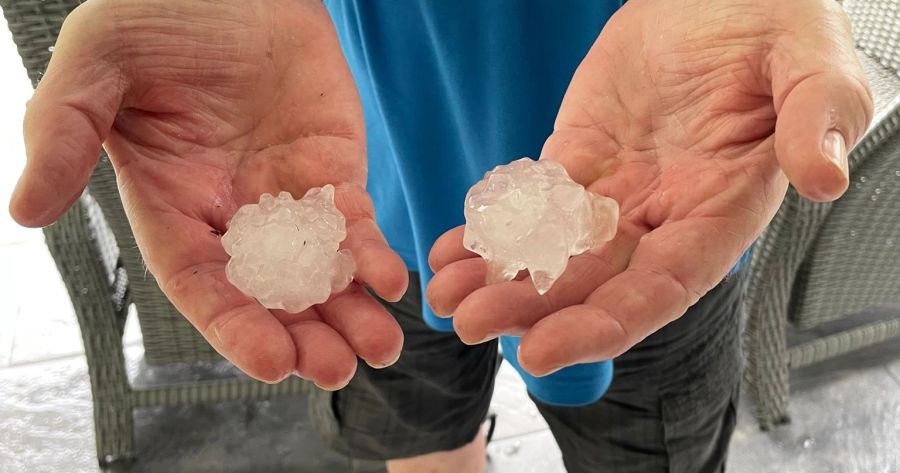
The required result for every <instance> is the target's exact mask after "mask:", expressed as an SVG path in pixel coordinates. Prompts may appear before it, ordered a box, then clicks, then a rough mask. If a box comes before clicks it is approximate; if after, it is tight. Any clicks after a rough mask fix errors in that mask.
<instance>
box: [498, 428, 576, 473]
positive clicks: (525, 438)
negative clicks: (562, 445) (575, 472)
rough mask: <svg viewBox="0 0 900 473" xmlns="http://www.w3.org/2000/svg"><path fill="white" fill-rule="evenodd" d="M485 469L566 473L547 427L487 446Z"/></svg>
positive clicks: (517, 472) (510, 472)
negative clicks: (486, 466)
mask: <svg viewBox="0 0 900 473" xmlns="http://www.w3.org/2000/svg"><path fill="white" fill-rule="evenodd" d="M488 455H489V459H488V469H487V471H488V473H565V471H566V469H565V467H564V466H563V462H562V454H561V453H560V451H559V447H557V445H556V441H554V440H553V435H551V434H550V431H549V430H544V431H540V432H533V433H530V434H526V435H520V436H518V437H513V438H507V439H505V440H501V441H499V442H496V443H492V444H491V445H489V446H488Z"/></svg>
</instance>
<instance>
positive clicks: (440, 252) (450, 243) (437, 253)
mask: <svg viewBox="0 0 900 473" xmlns="http://www.w3.org/2000/svg"><path fill="white" fill-rule="evenodd" d="M465 232H466V226H465V225H460V226H458V227H456V228H454V229H452V230H449V231H447V232H446V233H444V234H443V235H441V236H440V238H438V239H437V241H435V242H434V245H432V247H431V252H429V253H428V266H429V267H431V270H432V271H434V272H435V273H437V272H438V271H440V270H441V269H442V268H443V267H444V266H447V265H448V264H450V263H452V262H454V261H459V260H462V259H466V258H473V257H477V256H478V255H477V254H476V253H473V252H471V251H469V250H467V249H466V248H465V247H464V246H463V236H464V235H465Z"/></svg>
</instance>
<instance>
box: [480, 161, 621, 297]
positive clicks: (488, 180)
mask: <svg viewBox="0 0 900 473" xmlns="http://www.w3.org/2000/svg"><path fill="white" fill-rule="evenodd" d="M465 214H466V230H465V236H464V238H463V244H464V245H465V247H466V248H468V249H469V250H471V251H474V252H475V253H478V254H479V255H481V256H482V257H483V258H484V259H485V261H486V262H487V267H488V274H487V283H488V284H493V283H497V282H502V281H509V280H511V279H513V278H514V277H516V274H517V273H518V272H519V271H520V270H523V269H527V270H528V272H529V273H530V274H531V280H532V282H533V283H534V287H535V288H537V290H538V292H539V293H541V294H544V293H545V292H547V291H548V290H549V289H550V287H551V286H553V283H554V282H556V279H557V278H559V276H560V275H561V274H562V273H563V271H565V269H566V265H567V264H568V262H569V257H570V256H574V255H578V254H581V253H584V252H585V251H587V250H589V249H591V248H593V247H595V246H598V245H599V244H600V243H603V242H604V241H607V240H611V239H612V238H613V237H614V236H615V234H616V224H617V222H618V219H619V206H618V204H616V201H615V200H613V199H610V198H608V197H602V196H599V195H596V194H593V193H591V192H589V191H587V190H586V189H585V188H584V187H582V186H581V185H579V184H578V183H576V182H575V181H573V180H572V178H570V177H569V175H568V174H567V173H566V170H565V168H563V166H562V165H561V164H559V163H558V162H556V161H551V160H542V161H534V160H531V159H529V158H522V159H519V160H517V161H513V162H512V163H509V164H507V165H503V166H497V167H496V168H494V170H492V171H489V172H488V173H486V174H485V175H484V179H482V180H481V181H478V183H476V184H475V185H474V186H472V188H471V189H469V193H468V194H466V208H465Z"/></svg>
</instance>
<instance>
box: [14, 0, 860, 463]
mask: <svg viewBox="0 0 900 473" xmlns="http://www.w3.org/2000/svg"><path fill="white" fill-rule="evenodd" d="M871 114H872V101H871V97H870V94H869V92H868V89H867V85H866V81H865V78H864V76H863V73H862V72H861V68H860V65H859V64H858V62H857V59H856V57H855V55H854V49H853V44H852V38H851V36H850V28H849V25H848V22H847V20H846V18H845V16H844V15H843V13H842V12H841V10H840V7H839V5H838V4H837V3H836V2H832V1H830V0H796V1H792V2H782V1H779V0H759V1H756V2H741V1H736V0H689V1H686V2H656V1H651V0H632V1H630V2H627V3H625V4H624V5H621V4H620V2H619V1H613V0H606V1H599V2H597V1H590V2H589V1H572V2H567V3H565V4H560V3H558V2H549V1H544V2H540V1H534V2H514V1H499V0H497V1H490V2H478V1H474V0H472V1H460V2H413V1H407V2H402V1H396V2H363V1H351V0H328V1H326V2H325V3H324V4H323V3H322V2H320V1H317V0H269V1H266V2H244V1H238V0H221V1H217V2H181V1H177V0H117V1H111V0H92V1H90V2H87V3H85V4H83V5H81V6H80V7H79V8H77V9H76V10H75V11H73V12H72V13H71V15H70V16H69V17H68V18H67V20H66V22H65V24H64V26H63V28H62V31H61V32H60V36H59V41H58V43H57V45H56V48H55V52H54V54H53V57H52V59H51V61H50V64H49V67H48V69H47V71H46V74H45V75H44V77H43V80H42V81H41V83H40V84H39V86H38V87H37V89H36V91H35V95H34V97H33V99H32V100H31V102H30V103H29V106H28V109H27V114H26V117H25V123H24V128H25V140H26V149H27V154H28V160H27V165H26V168H25V171H24V173H23V175H22V177H21V179H20V182H19V184H18V185H17V188H16V190H15V192H14V195H13V198H12V200H11V203H10V212H11V214H12V216H13V217H14V218H15V219H16V220H17V221H18V222H19V223H21V224H23V225H27V226H42V225H47V224H50V223H51V222H53V221H54V220H55V219H56V218H58V217H59V215H60V214H61V213H63V212H64V211H65V210H66V209H67V208H68V206H69V205H71V203H72V202H73V201H74V200H76V199H77V198H78V196H79V195H80V193H81V191H82V189H83V188H84V186H85V183H86V182H87V179H88V176H89V175H90V173H91V170H92V168H93V166H94V164H95V162H96V160H97V156H98V154H99V152H100V148H101V145H102V146H103V147H104V148H105V149H106V150H107V152H108V154H109V156H110V159H111V160H112V163H113V165H114V166H115V169H116V174H117V179H118V184H119V188H120V191H121V195H122V199H123V203H124V205H125V208H126V211H127V214H128V218H129V221H130V223H131V225H132V227H133V230H134V234H135V237H136V239H137V242H138V245H139V246H140V249H141V252H142V255H143V256H144V259H145V260H146V263H147V267H148V269H149V271H150V273H152V275H153V276H154V277H155V278H156V280H157V281H158V282H159V285H160V287H161V288H162V290H163V291H164V292H165V294H166V295H167V296H168V297H169V298H170V299H171V301H172V302H173V303H174V305H175V306H176V307H177V308H178V310H179V311H181V312H182V313H183V314H184V315H185V316H186V317H187V318H188V319H189V320H190V321H191V323H192V324H194V326H196V328H197V329H198V330H199V331H200V332H201V333H202V334H203V335H204V336H205V337H206V339H207V340H208V341H209V342H210V344H211V345H212V346H213V347H215V349H216V350H218V351H219V352H220V353H221V354H222V355H224V356H225V357H226V358H228V359H229V360H230V361H232V362H233V363H234V364H235V365H236V366H238V367H239V368H240V369H242V370H244V371H245V372H246V373H248V374H249V375H251V376H253V377H255V378H257V379H260V380H263V381H267V382H277V381H279V380H282V379H284V378H286V377H288V376H291V375H292V374H296V375H297V376H300V377H303V378H305V379H308V380H311V381H313V382H315V383H316V384H317V385H318V386H320V387H321V388H322V390H317V391H316V393H315V394H314V395H313V397H312V399H311V404H310V408H311V409H312V411H313V414H314V418H315V420H316V425H317V428H319V430H320V432H321V433H322V435H323V436H324V437H325V438H326V439H328V441H329V442H330V444H331V445H333V446H334V447H335V448H339V449H342V450H344V451H346V452H347V453H348V454H350V455H354V456H357V457H360V458H369V459H379V460H384V461H386V462H387V468H388V470H389V471H391V472H422V471H435V472H444V471H446V472H470V471H471V472H474V471H482V470H483V469H484V461H485V460H484V456H485V455H484V449H485V445H484V443H485V441H484V435H483V434H482V433H481V429H480V424H481V422H482V420H483V418H484V416H485V414H486V411H487V408H488V403H489V401H490V395H491V392H492V389H493V376H494V373H495V370H496V369H497V364H498V363H499V361H498V359H497V338H498V337H499V336H504V337H506V336H510V337H521V338H511V339H506V340H512V341H514V342H515V343H513V344H511V345H508V346H509V347H513V348H511V349H508V350H506V352H505V353H504V356H506V357H507V358H508V359H511V360H515V361H516V362H517V365H518V366H519V367H520V370H521V372H522V373H523V374H524V375H526V376H531V380H530V381H529V383H530V384H529V389H530V390H531V391H532V395H533V397H534V398H535V399H536V402H537V404H538V407H539V409H540V411H541V413H542V415H543V416H544V418H545V419H546V420H547V422H548V424H549V426H550V428H551V430H552V432H553V434H554V436H555V437H556V439H557V442H558V443H559V446H560V448H561V450H562V452H563V460H564V462H565V465H566V467H567V469H568V470H569V471H570V472H587V471H591V472H607V471H609V472H631V471H639V472H654V471H674V472H712V471H722V470H723V468H724V462H725V455H726V452H727V446H728V440H729V438H730V435H731V432H732V430H733V427H734V404H735V402H736V397H737V386H738V383H739V368H740V352H739V343H738V338H739V330H738V327H739V312H740V311H739V307H740V303H741V295H740V293H741V287H742V281H743V280H744V273H745V272H746V269H745V268H744V269H741V266H740V265H739V264H737V262H738V261H739V259H740V258H741V256H742V255H743V254H745V252H746V251H747V249H748V248H749V247H750V246H751V244H752V242H753V240H754V239H755V238H756V236H757V235H758V234H759V233H760V232H761V231H762V229H763V228H764V226H765V225H766V224H767V223H768V222H769V220H770V219H771V218H772V216H773V214H774V213H775V211H776V210H777V208H778V206H779V204H780V202H781V200H782V197H783V195H784V193H785V191H786V188H787V186H788V182H790V183H792V184H793V185H794V186H795V187H796V188H797V189H798V190H799V191H800V192H801V193H802V194H803V195H805V196H806V197H808V198H811V199H814V200H820V201H827V200H833V199H835V198H837V197H838V196H840V195H841V194H842V193H843V191H844V190H845V189H846V187H847V183H848V177H847V152H848V149H849V148H851V147H852V146H853V144H854V143H855V142H856V141H857V140H858V139H859V138H860V136H861V134H862V133H864V131H865V129H866V127H867V123H868V122H869V120H870V119H871ZM554 120H555V121H554ZM367 146H368V148H367ZM524 155H531V156H536V155H539V156H540V157H541V159H554V160H557V161H559V162H560V163H561V164H563V166H565V168H566V169H567V171H568V172H569V174H570V175H571V176H572V178H573V179H574V180H576V181H577V182H579V183H581V184H583V185H585V186H586V187H587V188H588V189H589V190H591V191H593V192H597V193H599V194H602V195H607V196H611V197H613V198H614V199H616V200H617V201H618V202H619V204H620V206H621V219H620V221H619V230H618V234H617V236H616V237H615V239H614V240H612V241H611V242H609V243H608V244H605V245H603V246H602V247H599V248H596V249H593V250H591V251H589V252H587V253H585V254H583V255H579V256H576V257H574V258H572V259H571V261H570V267H569V269H568V270H567V271H566V273H565V274H564V275H563V276H562V278H561V279H560V280H559V281H558V282H557V283H556V285H555V286H554V287H553V289H551V290H550V291H549V292H548V293H547V294H545V295H543V296H540V295H538V294H537V293H536V292H535V291H534V290H533V288H532V287H531V286H530V285H529V283H528V282H527V281H511V282H508V283H503V284H497V285H491V286H485V285H484V271H485V265H484V263H483V261H482V260H480V259H479V258H477V257H475V256H474V255H473V254H472V253H469V252H468V251H466V250H465V249H464V248H463V246H462V243H461V241H462V232H461V227H456V228H451V227H454V226H456V225H459V224H461V223H462V198H463V196H464V194H465V191H466V190H467V188H468V187H469V186H470V185H471V184H473V183H474V182H475V181H476V180H477V179H479V178H480V175H481V173H483V172H485V171H487V170H489V169H490V168H491V167H492V166H494V165H496V164H500V163H505V162H509V161H511V160H513V159H516V158H518V157H520V156H524ZM327 183H331V184H335V185H336V186H337V193H336V197H335V198H336V204H337V206H338V208H339V209H340V210H341V211H342V212H343V213H344V214H345V215H346V217H347V225H348V231H347V239H346V241H345V243H344V245H345V247H346V248H348V249H350V250H351V251H352V253H353V255H354V257H355V258H356V262H357V265H358V271H357V273H356V282H355V283H353V284H352V285H351V287H350V288H348V289H347V290H346V291H344V292H342V293H340V294H338V295H335V296H333V297H332V298H331V299H330V300H328V301H327V302H326V303H324V304H320V305H317V306H315V307H313V308H311V309H309V310H306V311H304V312H301V313H296V314H292V313H286V312H284V311H278V310H271V311H270V310H266V309H264V308H263V307H261V306H260V305H259V304H258V303H257V302H255V301H254V300H253V299H251V298H249V297H247V296H245V295H244V294H242V293H241V292H240V291H238V290H237V289H236V288H234V287H233V286H232V285H230V284H229V283H228V281H227V280H226V278H225V274H224V271H223V268H224V265H225V263H226V261H227V255H226V254H225V253H224V251H223V249H222V246H221V244H220V242H219V239H218V237H217V236H216V235H215V234H214V233H216V232H211V230H218V231H224V230H226V229H227V223H228V220H229V218H230V216H231V215H232V214H233V213H234V211H235V210H236V209H237V208H238V207H239V206H240V205H243V204H247V203H251V202H255V201H256V200H257V199H258V197H259V196H260V195H261V194H262V193H264V192H270V193H276V192H278V191H289V192H291V193H292V194H293V195H294V196H295V197H299V196H301V195H303V194H304V192H305V191H306V190H307V189H309V188H312V187H317V186H322V185H324V184H327ZM367 184H368V188H367ZM367 189H368V190H367ZM376 211H377V212H376ZM376 215H377V217H378V218H377V220H376V218H375V216H376ZM376 221H377V222H378V223H377V224H376ZM445 231H446V233H444V232H445ZM432 243H433V245H432ZM407 269H410V270H412V271H413V272H412V273H411V274H412V276H413V277H412V278H410V273H407ZM729 273H731V276H727V275H728V274H729ZM726 276H727V277H726ZM408 284H409V286H410V288H409V291H407V286H408ZM404 294H406V296H405V297H404ZM373 295H377V298H376V297H373ZM423 297H424V298H425V299H426V300H427V302H428V303H427V304H424V303H423V302H422V300H423ZM432 309H433V311H432ZM437 314H440V315H441V316H447V315H450V314H453V318H452V319H445V318H440V317H438V316H437ZM423 315H424V317H423ZM435 329H437V330H435ZM451 329H455V333H452V332H450V331H448V330H451ZM404 337H405V342H404ZM404 344H405V348H403V350H402V352H401V347H402V346H403V345H404ZM510 351H513V352H514V353H510ZM357 359H361V360H363V361H364V362H365V363H364V364H360V365H359V366H357ZM609 359H615V360H614V365H615V372H614V376H613V381H612V384H611V385H610V387H609V390H608V391H607V392H606V393H605V395H604V396H603V397H602V398H601V399H600V400H599V401H597V402H592V403H589V404H587V405H581V406H577V407H573V406H560V405H555V404H553V403H547V402H543V401H542V396H544V395H545V394H546V393H544V394H541V392H540V391H541V389H543V388H547V389H548V390H549V391H550V392H551V395H546V396H544V397H552V392H565V391H566V390H568V389H577V388H574V387H572V386H573V385H571V384H567V382H568V381H571V380H572V378H571V377H570V378H567V377H566V376H564V374H565V373H571V371H567V370H566V369H565V368H566V367H575V368H577V367H578V366H584V365H586V364H589V363H593V362H598V361H601V360H609ZM570 369H572V368H570ZM542 383H544V384H542ZM563 404H564V403H563Z"/></svg>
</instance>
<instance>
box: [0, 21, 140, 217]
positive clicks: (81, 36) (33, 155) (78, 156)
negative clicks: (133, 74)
mask: <svg viewBox="0 0 900 473" xmlns="http://www.w3.org/2000/svg"><path fill="white" fill-rule="evenodd" d="M85 6H86V5H83V6H81V7H79V8H77V9H76V10H75V11H73V12H72V13H71V14H70V15H69V17H68V18H67V19H66V21H65V23H64V24H63V27H62V29H61V31H60V35H59V39H58V42H57V47H56V48H55V50H54V53H53V57H52V59H51V60H50V64H49V66H48V67H47V71H46V73H45V74H44V76H43V79H42V80H41V82H40V84H39V85H38V87H37V89H36V90H35V92H34V96H33V97H32V99H31V101H30V102H29V103H28V106H27V109H26V112H25V123H24V133H25V150H26V155H27V162H26V165H25V170H24V172H23V173H22V176H21V177H20V178H19V182H18V184H17V185H16V188H15V190H14V191H13V195H12V199H11V200H10V204H9V212H10V215H11V216H12V217H13V218H14V219H15V220H16V221H17V222H18V223H20V224H22V225H25V226H29V227H38V226H44V225H49V224H50V223H53V221H55V220H56V219H57V218H59V216H60V215H62V214H63V213H64V212H65V211H66V210H67V209H68V208H69V207H70V206H71V205H72V203H73V202H74V201H75V200H76V199H78V197H79V196H80V195H81V192H82V190H84V187H85V185H86V184H87V181H88V178H89V177H90V175H91V172H92V170H93V168H94V165H95V164H96V163H97V159H98V157H99V154H100V147H101V145H102V143H103V141H104V140H105V139H106V136H107V134H108V132H109V130H110V128H111V127H112V124H113V120H114V119H115V116H116V113H117V111H118V109H119V105H120V104H121V101H122V96H123V89H124V85H123V83H124V81H123V80H122V79H121V77H122V76H121V74H120V73H119V71H118V68H117V67H115V66H113V65H112V64H110V63H109V62H107V61H105V60H104V58H103V52H102V50H101V48H100V47H99V45H98V44H96V43H93V42H92V41H91V38H92V37H93V36H94V35H93V34H91V30H90V29H89V28H90V26H89V25H88V19H87V18H86V17H87V14H85V13H84V12H83V9H84V8H85ZM95 29H96V28H95ZM92 43H93V44H92Z"/></svg>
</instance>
